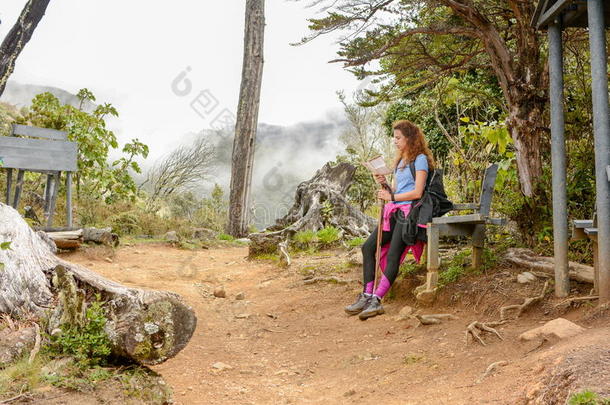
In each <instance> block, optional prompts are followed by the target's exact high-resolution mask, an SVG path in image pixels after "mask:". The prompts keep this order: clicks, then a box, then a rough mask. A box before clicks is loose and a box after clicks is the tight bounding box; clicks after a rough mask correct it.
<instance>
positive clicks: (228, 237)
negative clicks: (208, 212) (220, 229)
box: [218, 233, 235, 242]
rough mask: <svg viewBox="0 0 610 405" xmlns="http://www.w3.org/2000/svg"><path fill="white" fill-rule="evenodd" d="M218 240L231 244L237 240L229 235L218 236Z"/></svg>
mask: <svg viewBox="0 0 610 405" xmlns="http://www.w3.org/2000/svg"><path fill="white" fill-rule="evenodd" d="M218 239H220V240H227V241H229V242H233V241H234V240H235V238H234V237H233V236H231V235H227V234H226V233H221V234H218Z"/></svg>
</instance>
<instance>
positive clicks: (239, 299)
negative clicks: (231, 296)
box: [235, 292, 246, 301]
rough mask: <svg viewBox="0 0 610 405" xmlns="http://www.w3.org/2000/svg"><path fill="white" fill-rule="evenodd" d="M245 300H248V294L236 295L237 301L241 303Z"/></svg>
mask: <svg viewBox="0 0 610 405" xmlns="http://www.w3.org/2000/svg"><path fill="white" fill-rule="evenodd" d="M245 298H246V294H244V293H243V292H240V293H237V294H236V295H235V299H236V300H237V301H241V300H243V299H245Z"/></svg>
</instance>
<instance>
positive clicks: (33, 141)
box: [0, 124, 78, 226]
mask: <svg viewBox="0 0 610 405" xmlns="http://www.w3.org/2000/svg"><path fill="white" fill-rule="evenodd" d="M77 150H78V145H77V143H76V142H70V141H68V137H67V135H66V133H65V132H62V131H57V130H54V129H47V128H37V127H31V126H26V125H17V124H13V129H12V136H0V167H2V168H4V169H6V170H7V176H6V204H8V205H11V206H12V207H13V208H15V209H17V207H18V205H19V200H20V199H21V193H22V190H23V182H24V176H25V172H26V171H29V172H37V173H44V174H46V175H47V183H46V187H45V193H44V194H45V195H44V201H45V206H44V211H45V220H46V221H47V226H52V224H53V213H54V211H55V204H56V202H57V194H58V191H59V182H60V178H61V172H66V200H67V201H66V211H67V212H66V216H67V223H68V226H72V173H73V172H76V170H77ZM14 169H16V170H17V180H16V184H15V193H14V195H13V196H12V197H13V198H12V200H11V191H12V188H13V170H14Z"/></svg>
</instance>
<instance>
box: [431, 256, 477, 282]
mask: <svg viewBox="0 0 610 405" xmlns="http://www.w3.org/2000/svg"><path fill="white" fill-rule="evenodd" d="M470 254H471V250H470V249H466V250H464V251H462V252H460V253H458V254H457V255H455V256H454V257H453V259H451V261H450V262H449V265H448V266H447V269H446V270H444V271H442V272H440V273H439V275H438V283H439V286H441V287H442V286H446V285H447V284H451V283H455V282H456V281H458V280H459V279H460V278H461V277H462V276H464V275H465V274H467V273H468V270H469V268H470V262H469V256H470Z"/></svg>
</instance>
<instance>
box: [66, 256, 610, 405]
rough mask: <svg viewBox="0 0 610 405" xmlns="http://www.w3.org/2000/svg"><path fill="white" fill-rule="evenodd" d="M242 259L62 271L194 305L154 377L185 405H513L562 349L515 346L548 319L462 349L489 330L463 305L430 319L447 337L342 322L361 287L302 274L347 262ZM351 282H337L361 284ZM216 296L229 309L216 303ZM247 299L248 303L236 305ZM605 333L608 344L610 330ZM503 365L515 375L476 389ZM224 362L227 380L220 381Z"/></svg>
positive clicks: (155, 260)
mask: <svg viewBox="0 0 610 405" xmlns="http://www.w3.org/2000/svg"><path fill="white" fill-rule="evenodd" d="M246 255H247V248H245V247H231V248H220V249H210V250H203V251H196V252H190V251H185V250H178V249H173V248H170V247H167V246H153V245H137V246H131V247H126V248H121V249H120V250H119V251H118V253H117V255H116V257H114V259H113V262H112V263H109V262H108V261H106V260H104V259H103V258H99V259H94V258H91V257H88V255H87V254H86V253H83V252H80V253H74V254H71V255H68V256H67V259H68V260H71V261H74V262H78V263H81V264H83V265H85V266H87V267H89V268H91V269H92V270H95V271H98V272H99V273H101V274H103V275H104V276H106V277H108V278H111V279H113V280H116V281H118V282H121V283H123V284H126V285H132V286H143V287H148V288H155V289H166V290H170V291H174V292H177V293H179V294H181V295H182V296H183V297H184V298H185V299H186V300H187V301H188V302H189V303H190V305H192V307H193V308H194V310H195V311H196V313H197V316H198V327H197V330H196V331H195V334H194V336H193V338H192V340H191V341H190V343H189V345H188V346H187V347H186V348H185V349H184V350H183V351H182V352H181V353H180V354H179V355H178V356H176V357H175V358H173V359H171V360H169V361H167V362H166V363H164V364H161V365H159V366H156V367H155V370H157V371H158V372H159V373H161V374H162V375H163V376H164V378H165V379H166V381H167V382H168V383H169V384H171V386H172V387H173V389H174V393H175V395H174V399H175V401H176V403H178V404H221V403H227V402H228V403H232V404H340V403H349V404H373V403H385V404H472V403H476V404H514V403H519V402H520V400H522V398H523V393H524V389H525V388H527V387H528V384H531V381H532V378H536V376H538V375H539V374H540V373H542V371H543V370H544V367H542V369H541V367H540V364H539V361H540V359H541V358H542V357H541V356H547V357H548V356H550V357H552V350H561V347H562V344H563V342H561V343H558V344H555V345H552V346H550V347H548V348H546V347H544V348H542V349H540V350H534V351H533V352H531V353H528V352H530V351H532V349H535V344H533V343H527V344H523V343H520V342H518V340H517V336H518V335H519V334H520V333H521V332H523V331H524V330H527V329H530V328H532V327H536V326H539V323H541V322H543V321H544V320H548V319H552V318H551V317H548V318H545V317H542V318H541V317H537V318H536V317H531V318H525V319H523V320H520V321H519V322H516V323H511V324H509V325H507V326H505V327H500V331H501V333H502V335H503V336H504V338H505V340H504V341H503V342H502V341H500V340H499V339H497V338H491V337H489V338H487V341H488V342H489V344H488V345H487V346H486V347H483V346H481V345H478V344H473V343H470V344H468V346H466V344H465V339H464V332H465V326H466V325H467V324H468V323H469V322H470V321H472V320H476V319H478V320H487V319H488V318H485V317H484V315H483V314H480V313H479V314H477V313H474V312H472V311H467V310H465V309H463V308H461V307H459V306H457V305H456V306H454V307H453V308H434V309H431V310H428V311H427V312H428V313H440V312H451V313H454V314H456V315H457V316H458V317H459V318H460V319H459V320H456V321H450V322H447V323H444V324H442V325H432V326H426V327H415V323H413V322H412V321H396V320H395V319H394V317H395V316H396V315H397V314H398V312H399V310H400V308H401V306H402V305H405V302H404V301H401V302H398V300H396V301H394V302H392V301H390V302H388V303H386V304H385V308H386V315H384V316H380V317H376V318H373V319H370V320H368V321H366V322H361V321H359V320H358V319H357V318H355V317H347V316H346V315H345V314H344V313H343V306H344V305H345V304H347V303H350V302H351V301H352V300H353V298H354V297H355V295H356V293H357V291H358V286H357V285H356V284H355V283H352V284H348V285H336V284H328V283H323V284H317V285H308V286H305V285H303V281H302V279H303V275H302V274H301V273H302V271H303V267H304V265H308V266H310V267H315V266H317V265H318V263H322V262H329V261H333V260H334V261H335V262H337V261H339V262H340V261H341V259H337V258H336V257H305V258H301V259H298V260H297V261H296V263H295V264H294V265H293V266H292V267H291V268H290V269H289V270H285V269H279V268H278V267H276V266H275V264H273V263H272V262H268V263H267V262H260V261H254V262H253V261H247V260H246V258H245V257H246ZM348 271H349V273H348V274H343V275H342V276H346V277H347V278H349V277H353V278H357V277H358V275H357V274H356V273H355V272H356V271H357V270H356V269H354V270H348ZM352 272H354V273H353V274H352ZM219 285H222V286H224V288H225V289H226V292H227V297H226V298H214V296H213V295H212V291H213V290H214V288H215V287H216V286H219ZM240 292H243V294H244V296H245V299H244V300H236V299H235V296H236V294H237V293H240ZM599 333H603V334H605V335H604V336H605V339H606V341H608V340H607V338H608V336H610V333H609V332H608V330H607V328H606V329H604V330H601V332H599ZM591 339H592V338H591ZM583 344H586V341H583ZM501 360H506V361H508V362H509V364H508V365H507V366H505V367H502V368H500V369H499V370H498V371H497V372H495V373H494V374H493V375H491V376H489V377H487V378H486V379H485V380H484V381H483V382H482V383H481V384H475V382H476V380H477V379H478V378H479V377H480V376H481V375H482V373H483V372H484V371H485V369H486V368H487V366H488V365H489V364H491V363H493V362H496V361H501ZM217 362H221V363H224V364H226V365H229V366H230V367H231V368H230V369H225V370H218V369H215V368H213V364H215V363H217Z"/></svg>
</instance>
